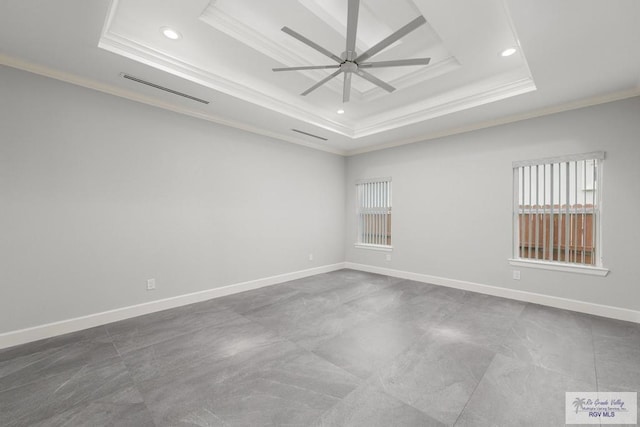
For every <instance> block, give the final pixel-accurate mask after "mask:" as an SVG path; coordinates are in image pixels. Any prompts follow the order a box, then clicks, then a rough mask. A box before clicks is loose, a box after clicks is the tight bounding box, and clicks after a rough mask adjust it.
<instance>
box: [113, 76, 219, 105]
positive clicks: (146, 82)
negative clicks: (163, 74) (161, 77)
mask: <svg viewBox="0 0 640 427" xmlns="http://www.w3.org/2000/svg"><path fill="white" fill-rule="evenodd" d="M120 76H122V78H124V79H127V80H131V81H134V82H136V83H141V84H143V85H147V86H151V87H153V88H156V89H160V90H163V91H165V92H169V93H172V94H174V95H178V96H181V97H183V98H187V99H191V100H192V101H196V102H201V103H203V104H208V103H209V101H205V100H204V99H200V98H196V97H195V96H191V95H187V94H186V93H182V92H178V91H177V90H173V89H169V88H168V87H164V86H160V85H157V84H155V83H151V82H148V81H146V80H142V79H139V78H137V77H134V76H130V75H129V74H125V73H120Z"/></svg>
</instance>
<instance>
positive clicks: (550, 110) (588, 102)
mask: <svg viewBox="0 0 640 427" xmlns="http://www.w3.org/2000/svg"><path fill="white" fill-rule="evenodd" d="M636 96H640V85H639V86H638V87H635V88H633V89H628V90H624V91H619V92H614V93H609V94H605V95H598V96H594V97H589V98H584V99H580V100H577V101H571V102H567V103H563V104H560V105H554V106H550V107H544V108H540V109H537V110H534V111H530V112H527V113H522V114H515V115H512V116H507V117H501V118H499V119H494V120H486V121H483V122H480V123H475V124H472V125H468V126H460V127H456V128H451V129H447V130H443V131H440V132H432V133H425V134H422V135H418V136H416V137H413V138H408V139H403V140H399V141H393V142H389V143H384V144H378V145H373V146H369V147H363V148H358V149H355V150H348V151H347V153H346V156H348V157H349V156H356V155H358V154H365V153H369V152H372V151H379V150H385V149H388V148H394V147H400V146H403V145H409V144H414V143H417V142H423V141H429V140H433V139H438V138H444V137H447V136H452V135H457V134H461V133H467V132H473V131H476V130H481V129H486V128H491V127H495V126H502V125H506V124H509V123H515V122H519V121H522V120H529V119H534V118H536V117H543V116H548V115H551V114H557V113H562V112H564V111H571V110H578V109H580V108H585V107H591V106H594V105H600V104H607V103H609V102H615V101H621V100H623V99H628V98H634V97H636Z"/></svg>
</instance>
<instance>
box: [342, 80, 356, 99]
mask: <svg viewBox="0 0 640 427" xmlns="http://www.w3.org/2000/svg"><path fill="white" fill-rule="evenodd" d="M351 74H353V73H344V86H343V88H342V102H349V98H350V97H351Z"/></svg>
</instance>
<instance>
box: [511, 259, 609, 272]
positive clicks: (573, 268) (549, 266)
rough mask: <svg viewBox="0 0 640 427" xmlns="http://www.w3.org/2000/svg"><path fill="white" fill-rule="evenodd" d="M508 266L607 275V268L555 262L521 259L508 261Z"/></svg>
mask: <svg viewBox="0 0 640 427" xmlns="http://www.w3.org/2000/svg"><path fill="white" fill-rule="evenodd" d="M509 264H511V265H514V266H517V267H525V268H540V269H542V270H554V271H564V272H567V273H577V274H588V275H590V276H600V277H604V276H606V275H607V274H608V273H609V269H608V268H602V267H593V266H588V265H572V264H561V263H557V262H546V261H533V260H523V259H513V258H510V259H509Z"/></svg>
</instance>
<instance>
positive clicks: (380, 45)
mask: <svg viewBox="0 0 640 427" xmlns="http://www.w3.org/2000/svg"><path fill="white" fill-rule="evenodd" d="M426 22H427V20H426V19H424V16H422V15H421V16H418V17H417V18H416V19H414V20H413V21H411V22H409V23H408V24H407V25H405V26H404V27H402V28H400V29H399V30H398V31H396V32H395V33H393V34H391V35H390V36H389V37H387V38H386V39H384V40H382V41H381V42H379V43H378V44H376V45H375V46H372V47H371V48H370V49H369V50H367V51H366V52H364V53H363V54H362V55H360V56H358V57H357V58H356V61H358V62H360V61H366V60H367V59H369V58H371V57H372V56H373V55H375V54H377V53H378V52H380V51H381V50H382V49H384V48H386V47H387V46H389V45H391V44H393V43H394V42H395V41H397V40H400V39H401V38H402V37H404V36H406V35H407V34H409V33H410V32H412V31H413V30H415V29H416V28H418V27H419V26H421V25H423V24H425V23H426Z"/></svg>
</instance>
